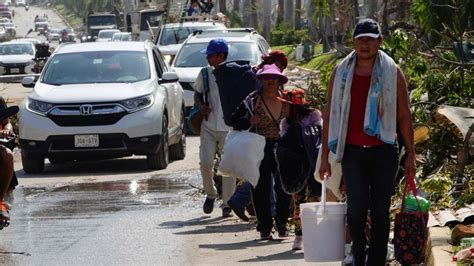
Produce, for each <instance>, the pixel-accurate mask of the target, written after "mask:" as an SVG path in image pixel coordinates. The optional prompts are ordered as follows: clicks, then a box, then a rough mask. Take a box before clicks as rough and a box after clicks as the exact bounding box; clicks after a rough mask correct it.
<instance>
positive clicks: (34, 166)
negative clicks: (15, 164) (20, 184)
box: [21, 150, 44, 174]
mask: <svg viewBox="0 0 474 266" xmlns="http://www.w3.org/2000/svg"><path fill="white" fill-rule="evenodd" d="M21 163H22V164H23V170H24V171H25V173H27V174H37V173H41V172H42V171H43V169H44V158H43V157H35V156H33V155H30V154H27V153H26V152H24V151H23V150H21Z"/></svg>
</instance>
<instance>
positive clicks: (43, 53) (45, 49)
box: [35, 41, 51, 60]
mask: <svg viewBox="0 0 474 266" xmlns="http://www.w3.org/2000/svg"><path fill="white" fill-rule="evenodd" d="M50 55H51V52H50V51H49V43H48V42H46V41H45V42H42V43H40V44H37V45H36V54H35V60H41V59H48V58H49V56H50Z"/></svg>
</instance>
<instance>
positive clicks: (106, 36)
mask: <svg viewBox="0 0 474 266" xmlns="http://www.w3.org/2000/svg"><path fill="white" fill-rule="evenodd" d="M117 32H119V31H100V32H99V38H102V39H112V36H113V35H114V34H115V33H117Z"/></svg>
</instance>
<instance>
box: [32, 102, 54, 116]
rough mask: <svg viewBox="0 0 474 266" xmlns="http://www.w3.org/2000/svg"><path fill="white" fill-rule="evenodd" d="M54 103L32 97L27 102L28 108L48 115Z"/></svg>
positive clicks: (36, 112)
mask: <svg viewBox="0 0 474 266" xmlns="http://www.w3.org/2000/svg"><path fill="white" fill-rule="evenodd" d="M53 106H54V104H52V103H46V102H41V101H37V100H33V99H31V98H28V99H27V102H26V109H27V110H28V111H30V112H33V113H35V114H39V115H42V116H46V114H47V113H48V111H49V110H51V108H53Z"/></svg>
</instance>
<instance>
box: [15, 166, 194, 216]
mask: <svg viewBox="0 0 474 266" xmlns="http://www.w3.org/2000/svg"><path fill="white" fill-rule="evenodd" d="M196 174H197V172H194V171H193V172H184V173H178V174H173V175H157V176H153V177H151V178H149V179H138V180H125V181H124V180H121V181H107V182H96V183H79V184H69V185H64V186H59V187H54V188H47V187H25V188H21V187H20V188H18V189H17V190H16V191H15V203H14V205H19V206H18V209H19V210H22V209H24V207H22V206H21V205H23V206H29V208H28V209H29V213H28V215H29V216H31V217H50V218H53V217H54V219H57V218H63V219H70V218H73V217H74V218H78V216H85V217H84V218H87V216H90V215H93V216H97V215H101V214H104V213H110V212H117V211H122V210H136V209H144V208H156V207H160V206H162V207H168V206H171V205H174V204H177V203H179V202H181V201H182V200H183V198H184V197H186V194H185V193H186V191H189V190H190V189H192V187H191V185H190V184H191V183H195V178H196ZM32 204H33V205H36V206H35V208H31V205H32ZM14 207H15V206H14Z"/></svg>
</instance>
